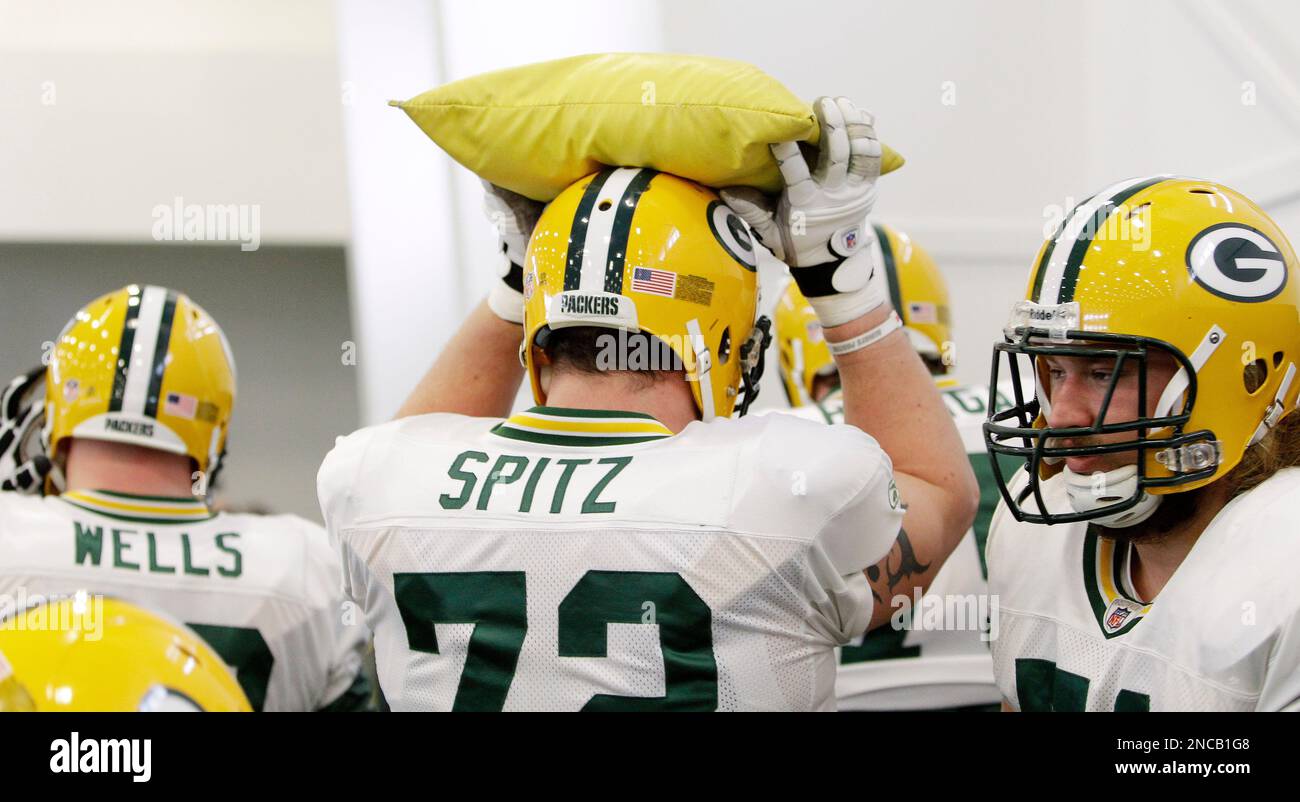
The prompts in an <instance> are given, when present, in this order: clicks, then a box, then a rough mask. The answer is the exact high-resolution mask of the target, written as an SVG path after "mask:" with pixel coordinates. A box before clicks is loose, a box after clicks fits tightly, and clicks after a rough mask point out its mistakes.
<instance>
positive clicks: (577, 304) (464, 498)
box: [319, 99, 976, 710]
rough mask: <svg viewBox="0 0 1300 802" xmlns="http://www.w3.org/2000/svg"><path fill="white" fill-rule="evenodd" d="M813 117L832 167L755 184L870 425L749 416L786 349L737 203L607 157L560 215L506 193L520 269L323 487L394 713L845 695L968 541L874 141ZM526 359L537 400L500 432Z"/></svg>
mask: <svg viewBox="0 0 1300 802" xmlns="http://www.w3.org/2000/svg"><path fill="white" fill-rule="evenodd" d="M815 108H816V110H817V114H818V116H819V118H820V121H821V124H822V140H821V142H822V151H821V157H820V159H819V161H818V162H817V164H816V166H815V168H813V169H810V168H809V166H808V165H807V164H806V163H805V162H804V160H803V157H802V155H801V154H800V152H799V149H798V146H797V145H796V144H794V143H786V144H784V145H779V146H777V147H776V148H775V152H776V155H777V157H778V161H779V162H780V165H781V171H782V174H783V175H784V177H785V181H786V184H787V189H786V190H785V191H784V193H783V194H782V196H781V197H780V199H779V202H777V203H776V204H775V208H774V206H773V200H772V199H769V198H767V197H765V196H762V195H761V194H756V193H740V194H738V195H734V196H733V197H734V200H735V202H736V203H737V205H738V206H739V207H740V208H742V209H743V210H744V214H745V216H747V217H748V218H749V220H750V223H751V224H757V225H758V226H759V229H760V231H761V233H762V236H763V238H764V241H765V242H767V243H768V244H769V245H770V246H771V247H773V248H774V249H776V250H778V251H781V252H783V254H784V255H785V256H786V261H787V263H788V264H790V265H791V266H792V267H793V270H794V273H795V275H796V277H797V279H798V280H799V281H800V282H801V284H803V285H804V287H805V290H806V291H807V292H808V293H809V295H810V296H811V297H813V299H814V301H813V302H814V305H815V307H816V309H817V313H818V315H819V317H820V319H821V321H822V323H823V324H824V325H825V327H826V328H825V331H826V338H827V340H828V341H830V342H831V343H833V344H834V345H833V346H832V347H833V348H834V349H835V350H837V351H838V353H837V359H838V360H839V365H840V370H841V374H842V376H843V380H844V386H845V393H844V394H845V407H846V412H845V419H846V421H848V424H849V425H843V426H834V427H830V426H825V425H821V424H812V423H809V422H807V421H802V420H799V419H797V418H794V417H793V416H762V417H750V418H743V417H742V418H739V419H735V420H733V419H731V415H732V412H733V410H736V411H739V412H742V413H743V412H744V411H745V410H746V408H747V407H748V405H749V403H750V402H751V401H752V400H753V396H754V390H755V387H756V385H757V382H758V379H759V376H760V375H761V371H762V354H763V351H764V348H765V346H766V344H767V341H768V339H769V336H770V335H768V325H769V324H768V321H767V320H766V319H758V320H756V319H755V318H756V308H757V303H758V284H757V273H756V266H757V259H756V258H755V257H756V253H755V246H754V244H753V242H752V240H751V238H750V228H749V226H747V225H746V223H745V222H744V221H743V220H742V219H741V217H740V216H738V215H737V214H736V213H735V212H734V211H733V210H732V209H731V208H729V206H728V205H727V204H726V203H723V201H722V200H721V199H720V197H719V196H718V195H717V194H716V193H714V192H712V191H710V190H708V189H705V188H704V187H701V186H698V185H696V184H693V183H691V182H689V181H686V180H683V179H681V178H678V177H676V176H673V175H670V174H667V173H660V172H656V171H654V170H650V169H634V168H617V169H613V168H612V169H607V170H603V171H601V172H600V173H598V174H595V175H592V176H588V177H587V178H584V179H582V180H580V181H578V182H577V183H575V184H573V185H572V186H570V187H569V188H568V189H566V190H565V191H564V192H562V193H561V194H560V195H559V196H558V197H556V198H555V199H554V200H553V201H551V202H550V204H549V205H547V206H546V207H545V209H544V210H540V209H538V208H537V206H538V205H537V204H533V203H531V202H529V201H527V200H526V199H523V198H520V197H518V196H512V195H509V194H508V193H504V192H501V191H495V192H493V193H492V194H490V195H489V204H490V208H491V209H492V211H493V212H494V213H495V217H496V218H497V220H498V223H499V227H500V230H501V232H502V239H503V243H502V247H503V256H502V262H501V264H502V266H503V268H504V270H503V274H504V280H503V281H502V282H501V283H500V284H499V285H498V286H497V288H496V289H495V290H494V291H493V293H492V294H491V296H490V298H489V300H488V302H487V303H486V304H484V305H483V306H480V307H479V308H478V309H477V310H475V311H474V312H472V313H471V315H470V316H469V318H468V319H467V320H466V321H465V323H464V324H463V325H462V328H461V330H460V332H459V333H458V334H457V335H456V337H455V338H454V339H453V340H452V341H451V342H450V343H449V345H448V346H447V348H445V349H444V351H443V353H442V355H441V356H440V358H439V359H438V361H437V362H435V364H434V366H433V367H432V368H431V370H430V371H429V373H428V374H427V375H426V376H425V378H424V379H423V380H422V381H421V383H420V384H419V386H418V387H417V388H416V390H415V392H414V393H413V394H412V396H411V397H410V398H409V399H408V401H407V403H406V404H405V405H404V407H403V409H402V410H401V413H400V414H401V416H402V417H400V418H399V419H398V420H397V421H394V422H391V423H388V424H385V425H382V426H377V427H372V428H369V429H363V430H361V431H359V432H357V433H354V434H353V435H351V436H349V437H346V438H342V439H340V441H339V443H338V445H337V446H336V448H335V449H334V450H333V451H332V452H331V453H330V455H329V456H328V457H327V458H326V459H325V462H324V464H323V465H322V467H321V471H320V478H319V482H320V496H321V504H322V507H323V509H324V512H325V518H326V525H327V528H328V529H329V530H330V532H331V535H332V537H334V538H335V539H336V540H337V542H338V544H339V547H340V549H341V552H342V554H343V561H344V575H345V578H346V582H347V586H348V588H349V592H350V594H351V595H352V597H353V598H354V599H357V600H358V602H359V603H361V604H362V605H363V606H364V607H365V609H366V615H367V619H368V620H369V622H370V623H371V626H372V628H373V629H374V631H375V649H376V659H377V663H378V669H379V679H380V684H381V685H382V687H383V691H384V695H385V697H386V699H387V700H388V701H389V702H390V703H391V704H392V706H393V708H394V709H398V710H433V709H454V710H503V709H504V710H529V709H561V710H577V709H583V710H737V709H795V710H807V709H827V708H832V707H833V706H834V681H835V655H834V647H835V646H836V645H837V644H842V643H847V642H849V641H850V640H851V639H853V638H855V637H858V636H859V635H860V634H861V633H862V632H863V631H865V630H866V629H867V627H868V626H869V625H871V624H880V623H883V622H884V621H886V620H888V618H889V615H890V613H891V612H892V610H891V607H890V605H889V600H890V599H891V598H892V597H893V596H894V595H895V594H904V595H905V594H907V593H910V592H911V589H912V587H914V586H916V585H919V584H922V583H924V582H926V581H929V579H930V578H932V576H933V572H934V571H935V570H937V566H938V565H939V564H941V563H942V562H943V559H944V558H945V557H946V556H947V554H948V552H950V551H951V550H952V548H953V547H954V546H955V545H956V544H957V542H958V540H960V538H961V535H962V533H963V532H964V531H965V529H966V527H967V526H969V524H970V520H971V517H972V516H973V514H974V509H975V496H976V488H975V483H974V479H973V476H972V475H971V472H970V468H969V466H968V464H967V462H966V460H965V456H964V454H963V452H962V449H961V444H960V440H959V438H958V436H957V433H956V432H955V431H954V430H953V428H952V424H951V421H950V420H949V417H948V415H947V413H946V412H945V410H944V408H943V405H942V402H941V401H940V400H939V398H938V395H937V393H936V392H935V390H934V387H933V384H932V383H931V381H930V379H929V376H928V374H927V372H926V370H925V368H924V366H923V365H922V364H921V362H920V360H919V359H918V358H917V356H916V354H915V353H914V352H913V351H912V350H911V349H910V348H909V347H908V345H907V340H906V338H905V337H904V336H903V334H902V333H901V332H900V331H899V330H898V329H899V323H898V319H897V316H896V315H894V313H893V311H892V309H891V308H890V306H889V301H888V290H887V288H886V286H885V282H884V280H883V276H882V275H881V274H880V273H879V272H878V271H873V270H872V266H871V263H870V255H869V253H868V252H867V251H866V249H865V248H864V247H863V244H864V242H865V239H864V238H863V236H862V235H863V233H864V226H865V225H866V216H867V213H868V212H869V210H870V207H871V204H872V202H873V200H874V196H875V188H874V184H875V180H876V178H877V176H878V175H879V169H880V168H879V162H880V153H881V151H880V144H879V142H878V141H877V140H876V138H875V134H874V131H873V130H872V123H871V120H870V118H869V117H868V116H867V115H865V114H863V113H862V112H860V111H858V110H857V109H856V108H855V107H854V106H853V105H852V104H851V103H849V102H848V101H847V100H844V99H838V100H831V99H822V100H820V101H819V102H818V103H817V104H816V106H815ZM530 234H531V239H530ZM521 324H522V328H521ZM521 341H522V348H521ZM520 361H522V362H523V364H524V367H523V369H522V370H521V367H520ZM525 373H526V374H527V376H528V378H529V381H530V383H531V385H532V390H533V394H534V397H535V398H536V400H537V403H538V406H535V407H533V408H531V409H529V410H527V411H525V412H519V413H516V414H514V415H510V416H509V417H504V416H506V415H508V414H509V410H510V407H511V404H512V402H513V400H514V397H515V394H516V391H517V389H518V385H519V382H520V380H521V378H522V376H523V375H524V374H525ZM503 418H504V419H503ZM868 432H869V433H870V434H868ZM872 435H874V436H875V439H873V437H872ZM877 441H878V442H877ZM919 443H925V447H924V448H920V447H917V444H919ZM891 460H892V469H893V470H892V471H891ZM895 483H896V485H895ZM900 496H901V499H900ZM904 505H906V508H905V506H904ZM904 511H906V515H904ZM900 522H901V523H902V528H903V531H902V532H900V529H899V526H900ZM891 551H892V555H893V556H892V557H888V556H887V555H889V554H890V552H891ZM878 563H879V564H880V565H882V566H887V568H886V569H882V568H881V567H879V566H878V565H877V564H878ZM866 571H871V574H870V577H871V578H870V580H869V579H868V575H867V574H866V573H864V572H866ZM873 595H874V596H876V597H877V600H875V601H873Z"/></svg>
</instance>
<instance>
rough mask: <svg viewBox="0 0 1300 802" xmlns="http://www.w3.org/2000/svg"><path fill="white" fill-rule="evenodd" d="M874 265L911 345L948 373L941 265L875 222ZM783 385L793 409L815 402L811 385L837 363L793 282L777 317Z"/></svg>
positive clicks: (946, 316)
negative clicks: (879, 270)
mask: <svg viewBox="0 0 1300 802" xmlns="http://www.w3.org/2000/svg"><path fill="white" fill-rule="evenodd" d="M872 228H874V229H875V232H876V237H875V240H876V241H875V244H874V245H873V246H872V247H873V248H874V249H875V251H876V253H875V255H874V261H875V263H876V264H878V265H881V266H882V267H883V268H884V270H885V278H886V279H887V280H888V283H889V299H890V301H891V302H892V303H893V306H894V310H895V311H896V312H898V315H899V317H901V318H902V320H903V327H904V331H905V332H906V334H907V338H908V340H909V341H910V342H911V343H912V347H913V348H914V349H916V352H917V353H919V354H920V355H921V358H922V359H924V360H925V362H926V364H927V365H928V366H929V367H930V371H931V372H932V373H935V374H936V375H944V374H947V373H948V372H949V371H950V370H951V369H952V366H951V365H950V364H949V360H945V359H944V354H945V344H946V343H948V342H949V341H951V339H952V318H951V315H950V313H949V309H948V285H947V283H946V282H945V281H944V278H943V274H942V273H940V272H939V266H938V265H936V264H935V263H934V260H933V259H931V258H930V254H928V253H926V251H925V249H924V248H922V247H921V246H920V245H919V244H917V243H916V242H914V241H913V240H912V238H911V237H909V236H908V235H907V234H906V233H904V232H902V231H899V230H898V229H896V228H894V227H892V226H889V225H885V224H884V223H876V224H873V225H872ZM773 318H774V322H775V324H776V341H777V354H778V356H779V361H780V370H781V383H782V385H783V386H784V387H785V393H786V396H787V397H788V398H789V399H790V405H791V406H796V407H797V406H802V405H804V404H808V403H811V401H812V391H813V382H814V381H815V380H816V378H817V377H818V376H826V375H832V374H834V373H835V360H834V358H833V357H831V352H830V348H828V347H827V346H826V341H825V340H824V339H823V338H822V329H821V324H820V323H819V322H818V320H817V314H816V313H815V312H813V309H812V306H811V305H809V303H808V301H807V300H806V299H805V298H804V297H803V294H802V293H800V292H799V287H798V286H796V285H795V283H794V282H793V281H792V282H790V283H789V285H788V286H787V287H786V289H785V292H784V294H782V296H781V300H780V301H779V302H778V303H777V306H776V312H775V313H774V314H773Z"/></svg>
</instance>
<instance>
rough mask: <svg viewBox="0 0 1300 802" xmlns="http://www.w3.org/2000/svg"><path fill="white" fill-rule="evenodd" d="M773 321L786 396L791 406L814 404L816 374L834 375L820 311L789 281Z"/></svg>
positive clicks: (832, 360)
mask: <svg viewBox="0 0 1300 802" xmlns="http://www.w3.org/2000/svg"><path fill="white" fill-rule="evenodd" d="M772 322H773V324H774V326H775V328H776V354H777V365H778V367H779V369H780V372H781V386H782V387H784V388H785V395H786V398H787V399H789V401H790V406H792V407H801V406H803V405H805V404H811V403H813V401H814V399H813V385H814V383H815V382H816V381H817V377H818V376H833V375H835V373H836V368H835V358H834V357H833V356H831V349H830V348H829V347H828V346H827V345H826V338H825V337H823V336H822V324H821V321H819V320H818V319H817V313H816V312H814V311H813V308H812V305H811V304H809V303H808V299H807V298H804V297H803V293H801V292H799V286H798V285H797V284H795V283H794V282H793V281H791V282H789V283H788V284H787V285H786V288H785V292H783V293H781V298H780V300H778V301H777V302H776V311H774V312H773V313H772Z"/></svg>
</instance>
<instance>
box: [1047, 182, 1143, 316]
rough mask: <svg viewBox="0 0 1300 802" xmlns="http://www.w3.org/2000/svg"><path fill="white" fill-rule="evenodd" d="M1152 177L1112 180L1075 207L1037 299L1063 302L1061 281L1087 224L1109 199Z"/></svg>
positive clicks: (1052, 302) (1066, 223)
mask: <svg viewBox="0 0 1300 802" xmlns="http://www.w3.org/2000/svg"><path fill="white" fill-rule="evenodd" d="M1150 180H1151V177H1150V176H1142V177H1140V178H1130V179H1128V180H1127V181H1120V182H1119V183H1118V184H1111V185H1110V186H1108V187H1106V188H1105V189H1103V190H1102V191H1101V192H1098V193H1097V194H1096V195H1094V196H1093V197H1092V198H1091V199H1090V200H1088V201H1087V202H1086V203H1083V204H1080V205H1079V206H1077V207H1076V208H1075V210H1074V212H1073V213H1071V215H1070V217H1069V219H1067V220H1066V221H1065V225H1063V226H1062V227H1061V233H1060V234H1059V235H1057V237H1056V239H1055V240H1053V246H1052V259H1051V261H1050V262H1048V263H1047V267H1045V268H1044V271H1045V273H1044V276H1043V285H1042V289H1041V290H1040V292H1039V293H1038V297H1037V298H1036V299H1034V300H1036V301H1037V302H1038V303H1043V304H1054V303H1059V301H1058V298H1059V296H1060V294H1061V281H1062V280H1063V279H1064V277H1065V266H1066V264H1067V263H1068V262H1069V261H1070V251H1071V250H1072V249H1073V248H1074V243H1075V242H1076V241H1077V240H1078V239H1079V235H1080V234H1082V233H1083V230H1084V228H1085V227H1086V226H1088V225H1089V224H1090V223H1092V220H1093V218H1094V217H1096V215H1097V212H1098V211H1099V210H1101V209H1102V208H1104V207H1105V206H1106V205H1107V204H1108V203H1111V202H1112V200H1113V199H1114V198H1115V196H1116V195H1120V194H1122V193H1123V192H1124V191H1125V190H1127V189H1130V188H1131V187H1135V186H1137V185H1138V184H1141V183H1144V182H1147V181H1150Z"/></svg>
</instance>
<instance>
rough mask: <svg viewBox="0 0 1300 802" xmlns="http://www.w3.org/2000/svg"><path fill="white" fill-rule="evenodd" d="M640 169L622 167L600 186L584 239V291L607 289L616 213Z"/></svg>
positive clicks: (581, 282) (579, 283)
mask: <svg viewBox="0 0 1300 802" xmlns="http://www.w3.org/2000/svg"><path fill="white" fill-rule="evenodd" d="M640 172H641V168H638V167H620V168H618V169H617V170H615V171H614V172H613V173H611V174H610V176H609V177H608V178H606V179H605V183H604V185H603V186H602V187H601V188H600V195H599V197H598V198H597V200H596V203H595V204H594V205H593V206H592V207H591V213H590V215H589V216H588V221H587V237H586V239H585V240H584V241H583V243H582V251H583V253H582V272H581V274H580V278H579V282H578V289H580V290H582V291H583V292H597V293H598V292H604V291H605V268H606V267H608V265H609V261H610V259H611V258H612V257H613V254H611V253H610V252H609V248H610V244H611V242H610V240H611V238H612V236H613V231H614V217H615V216H616V215H617V214H618V209H619V202H620V201H621V200H622V198H623V194H624V193H625V192H626V191H627V187H628V184H630V183H632V179H634V178H636V176H637V174H638V173H640ZM607 199H608V200H611V201H612V202H611V203H610V204H609V206H608V207H606V208H604V209H602V208H601V206H603V205H604V204H603V203H602V201H603V200H607Z"/></svg>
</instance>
